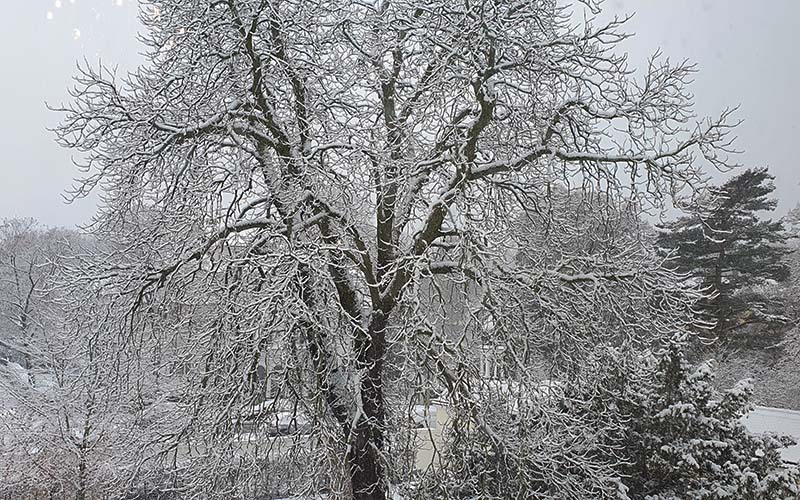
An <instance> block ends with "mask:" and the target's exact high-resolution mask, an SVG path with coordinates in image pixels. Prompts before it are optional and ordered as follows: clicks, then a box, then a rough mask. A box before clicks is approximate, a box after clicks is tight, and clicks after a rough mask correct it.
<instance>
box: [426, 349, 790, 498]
mask: <svg viewBox="0 0 800 500" xmlns="http://www.w3.org/2000/svg"><path fill="white" fill-rule="evenodd" d="M605 359H607V360H608V359H611V358H610V357H606V358H605ZM583 375H584V376H583V377H582V379H583V380H581V381H577V380H575V381H565V382H564V383H563V384H562V385H561V386H560V387H559V390H557V391H550V392H549V393H548V395H547V397H536V398H534V397H530V396H525V395H522V394H519V393H517V394H514V393H512V392H509V393H508V394H506V395H501V396H505V397H506V398H508V399H509V401H503V400H502V397H498V396H497V395H496V396H495V397H494V398H493V399H491V400H487V401H482V400H478V401H477V404H478V405H477V406H476V407H474V408H473V409H472V412H471V414H464V415H461V416H460V418H461V419H462V420H463V421H462V422H458V418H457V419H456V423H455V424H454V426H458V425H460V428H457V429H453V430H451V439H450V440H449V441H448V446H447V449H446V450H445V451H444V459H443V460H442V462H441V468H440V470H438V471H434V472H428V473H427V475H426V476H424V477H423V478H422V485H423V486H424V487H423V488H422V489H421V491H420V493H421V495H422V496H423V497H425V498H534V499H553V498H559V499H560V498H564V499H615V500H725V499H730V500H739V499H752V500H775V499H794V498H798V495H800V472H799V471H798V469H797V468H795V467H792V466H786V465H784V464H783V463H782V461H781V458H780V454H779V452H780V449H781V448H782V447H783V446H786V445H788V444H791V442H792V440H791V439H789V438H785V437H778V436H771V435H752V434H749V433H748V432H747V430H746V429H745V427H744V425H743V424H742V421H741V418H742V416H743V415H745V414H746V413H747V411H748V410H749V409H750V402H749V398H750V396H751V393H752V388H751V385H750V383H749V382H748V381H743V382H741V383H739V384H737V385H736V386H735V387H733V388H731V389H729V390H727V391H724V392H723V393H722V394H715V392H714V389H713V386H712V379H713V371H712V367H711V364H710V363H703V364H701V365H700V366H698V367H692V366H690V364H689V363H688V362H687V361H686V360H685V358H684V353H683V343H682V342H673V343H671V344H670V345H669V347H668V348H667V349H665V350H664V351H663V352H662V353H661V354H659V355H658V356H652V357H650V358H649V359H642V360H641V362H640V363H638V365H631V364H630V363H619V364H613V363H610V364H609V365H608V366H606V367H605V368H603V367H602V366H601V365H598V364H593V366H591V367H590V368H588V369H587V371H586V372H584V374H583ZM590 375H593V376H594V379H593V380H592V377H591V376H590ZM520 399H522V402H521V401H520ZM459 411H461V410H459ZM465 413H469V412H465ZM474 415H480V419H478V420H476V419H474V418H472V417H473V416H474ZM487 422H488V423H489V424H490V425H484V424H485V423H487ZM487 428H490V429H492V432H486V429H487Z"/></svg>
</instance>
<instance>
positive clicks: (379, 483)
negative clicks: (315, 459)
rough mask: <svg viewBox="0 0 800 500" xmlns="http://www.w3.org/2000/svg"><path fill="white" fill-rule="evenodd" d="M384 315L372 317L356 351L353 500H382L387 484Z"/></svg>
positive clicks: (350, 450) (350, 452)
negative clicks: (358, 397)
mask: <svg viewBox="0 0 800 500" xmlns="http://www.w3.org/2000/svg"><path fill="white" fill-rule="evenodd" d="M387 316H388V315H387V314H385V313H384V312H383V311H380V310H379V311H375V312H374V313H373V314H372V317H371V320H370V323H369V328H368V330H367V335H366V338H365V339H364V340H365V342H364V343H363V345H358V344H357V345H356V348H357V349H358V351H357V355H358V367H359V371H360V373H361V382H360V393H361V401H360V405H359V409H358V410H357V413H356V416H355V417H354V418H355V422H354V423H353V429H352V434H351V436H350V447H349V448H348V453H347V462H348V466H349V467H350V483H351V486H352V491H353V498H355V499H356V500H384V499H385V498H386V486H387V485H386V482H385V480H384V479H385V478H384V471H383V457H382V454H383V447H384V422H385V418H386V409H385V405H384V400H383V363H384V354H385V351H386V324H387Z"/></svg>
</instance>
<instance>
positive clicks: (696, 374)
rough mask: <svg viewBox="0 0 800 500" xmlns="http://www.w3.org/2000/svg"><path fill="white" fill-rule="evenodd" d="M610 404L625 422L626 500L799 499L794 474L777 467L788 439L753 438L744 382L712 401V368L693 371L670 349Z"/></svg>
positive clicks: (676, 346)
mask: <svg viewBox="0 0 800 500" xmlns="http://www.w3.org/2000/svg"><path fill="white" fill-rule="evenodd" d="M649 370H650V373H649V376H646V377H637V380H636V383H635V384H631V383H629V384H627V388H626V389H623V390H622V392H621V393H620V397H619V398H618V399H619V400H618V401H617V402H616V404H618V405H619V406H620V409H621V413H622V414H624V415H626V418H627V425H626V432H625V434H624V438H625V439H624V441H623V443H624V445H625V448H624V451H623V453H622V456H623V457H624V458H625V460H626V462H627V465H625V466H623V467H622V469H621V472H622V474H623V476H624V479H623V482H624V484H625V485H626V487H627V488H628V492H627V494H628V496H629V497H630V498H631V499H647V500H667V499H669V500H672V499H685V500H689V499H696V500H700V499H703V500H712V499H713V500H717V499H719V500H722V499H744V498H746V499H764V500H768V499H769V500H772V499H782V498H787V499H788V498H798V495H800V474H798V470H797V469H796V468H793V467H792V468H787V467H784V465H783V464H782V461H781V458H780V454H779V450H780V448H782V447H783V446H786V445H788V444H791V443H792V440H791V439H789V438H786V437H777V436H771V435H763V436H758V435H752V434H750V433H748V432H747V430H746V429H745V427H744V425H743V424H742V421H741V418H742V416H743V415H745V414H746V413H747V412H748V411H749V410H750V406H751V405H750V396H751V394H752V385H751V384H750V382H749V381H747V380H745V381H742V382H740V383H738V384H736V385H735V386H734V387H733V388H731V389H728V390H726V391H724V392H723V393H722V394H720V395H715V394H714V389H713V386H712V381H713V376H714V375H713V370H712V367H711V364H710V363H702V364H701V365H699V366H698V367H691V366H690V365H689V363H687V361H686V360H685V358H684V353H683V349H682V345H681V343H680V342H673V343H672V344H671V345H670V346H669V347H668V349H667V350H666V352H665V353H663V355H661V356H660V358H659V359H658V360H657V361H656V362H655V364H654V366H653V367H652V368H650V369H649Z"/></svg>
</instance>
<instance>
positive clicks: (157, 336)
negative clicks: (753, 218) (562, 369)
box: [57, 0, 730, 500]
mask: <svg viewBox="0 0 800 500" xmlns="http://www.w3.org/2000/svg"><path fill="white" fill-rule="evenodd" d="M587 4H588V5H589V6H590V7H592V8H597V7H598V6H597V5H596V4H595V3H594V2H587ZM571 13H572V11H571V9H569V8H564V7H561V6H560V5H558V4H557V2H551V1H548V2H506V1H498V2H468V3H465V2H456V1H449V0H443V1H434V2H419V1H416V0H398V1H392V2H377V3H361V2H345V3H341V2H327V1H323V0H314V1H306V0H304V1H294V0H289V1H281V2H272V1H268V0H258V1H257V0H223V1H206V0H196V1H191V2H187V1H185V0H180V1H178V0H156V1H153V2H148V3H147V4H145V6H144V9H143V14H142V20H143V22H144V24H145V26H146V28H147V33H146V34H145V35H144V40H145V42H146V43H147V45H148V47H149V51H148V56H147V62H146V63H145V64H144V65H143V66H142V67H141V68H139V69H138V70H137V71H136V72H135V73H133V74H131V75H128V77H127V78H125V79H124V80H117V79H116V77H115V76H114V74H113V73H110V72H108V71H107V70H106V69H105V68H97V69H92V68H83V69H82V71H81V74H80V76H79V77H78V78H77V88H76V89H75V90H74V92H73V97H74V100H73V103H72V104H71V105H69V106H67V107H66V108H65V109H63V110H62V111H63V112H64V113H65V115H64V121H63V123H62V125H61V126H60V127H59V129H58V131H57V133H58V136H59V139H60V141H61V143H62V144H63V145H65V146H67V147H73V148H77V149H79V150H80V151H82V152H84V153H86V155H87V164H86V170H87V172H88V174H87V178H86V179H85V181H84V182H83V183H82V184H81V185H80V187H79V190H78V194H79V195H80V194H84V193H86V192H88V191H90V190H92V189H101V190H102V191H103V197H102V198H103V203H102V206H101V209H100V212H99V214H98V216H97V222H96V224H95V226H94V228H95V230H96V231H97V233H98V234H99V235H102V239H103V241H106V242H108V244H109V248H111V249H113V250H115V251H114V252H112V253H110V254H109V256H108V259H106V260H105V262H107V263H108V267H107V268H105V269H103V266H102V265H98V268H99V269H98V270H97V271H96V272H95V271H91V272H87V273H84V275H82V276H80V277H79V278H76V279H84V280H87V281H88V282H92V283H93V285H92V286H96V287H99V288H100V289H103V288H107V289H112V290H115V291H117V295H116V296H115V302H116V304H117V305H118V307H119V309H118V311H119V312H118V313H117V314H115V315H113V317H116V318H119V319H120V325H119V327H118V328H117V329H115V330H113V332H115V333H117V334H119V335H120V337H118V338H117V339H115V340H113V341H112V339H109V342H108V344H107V345H109V346H116V347H117V348H119V349H122V350H123V352H124V355H122V354H121V355H120V360H121V361H120V363H119V364H120V365H124V362H123V361H124V360H135V359H137V358H139V357H140V356H141V355H148V353H150V352H152V350H153V349H155V348H156V346H163V345H167V344H170V343H179V344H180V345H181V351H180V361H181V362H180V363H178V364H179V365H181V366H183V367H184V368H183V373H185V374H186V377H184V381H185V383H184V384H183V385H182V389H183V391H182V395H181V402H182V405H183V409H184V410H185V411H186V414H187V415H190V416H191V418H190V422H191V425H189V426H187V427H186V428H185V429H184V430H183V431H182V432H177V433H175V437H176V439H177V438H180V439H184V440H185V439H187V436H191V437H196V436H206V437H208V438H209V439H211V438H214V439H217V440H219V439H222V438H224V437H225V436H227V437H229V438H232V437H234V432H235V423H236V422H237V421H238V419H237V416H240V415H243V413H244V412H246V411H247V408H250V407H252V404H253V403H254V402H257V401H258V399H256V398H255V396H254V392H253V390H252V388H253V384H254V382H253V381H254V373H256V371H257V367H258V365H259V363H260V362H261V360H263V359H264V358H277V360H278V361H279V362H280V365H281V366H282V367H283V369H282V370H281V375H282V376H281V377H280V380H281V381H282V384H281V390H280V394H281V395H282V396H284V397H285V398H286V399H289V400H290V401H292V402H293V404H294V408H297V409H298V411H301V410H302V411H303V412H304V413H305V414H307V415H309V417H310V420H311V421H312V422H313V426H312V431H311V432H312V436H313V437H314V438H313V439H312V440H310V441H309V443H311V445H309V446H308V447H307V448H305V449H306V450H307V451H306V452H305V453H303V454H300V453H298V456H301V455H308V457H309V460H310V462H307V463H305V465H304V466H305V467H306V468H310V467H313V470H315V471H322V472H323V473H321V474H318V475H316V478H320V479H318V481H320V482H323V483H324V484H314V483H313V480H309V478H308V477H305V479H306V480H307V486H308V487H309V488H316V489H317V491H318V489H319V488H320V487H322V486H324V487H325V488H326V489H328V490H333V491H334V492H335V493H338V494H342V495H350V494H352V495H353V496H354V497H355V498H358V499H375V500H383V499H384V498H385V497H386V495H387V490H388V486H389V481H390V480H392V481H396V480H397V476H396V475H395V472H397V469H395V465H394V463H393V461H392V453H391V450H392V449H393V448H392V447H393V446H394V444H393V443H394V442H395V441H394V437H393V434H392V433H390V432H389V428H388V426H387V422H390V421H392V422H395V421H403V420H405V421H408V418H405V419H403V418H398V416H399V415H403V414H404V413H405V414H406V415H407V414H408V411H409V409H410V406H409V405H407V404H406V405H403V404H402V403H403V402H404V401H408V400H409V399H410V397H411V395H412V394H410V393H413V392H414V391H418V392H422V391H423V390H424V389H426V388H428V389H431V390H437V388H444V392H445V394H444V396H445V397H446V398H447V399H448V400H449V401H450V402H451V404H452V405H453V407H456V408H459V411H460V412H462V413H463V415H464V418H465V419H468V420H469V421H471V422H472V424H471V425H472V426H473V428H477V429H480V432H481V434H482V435H483V436H484V437H485V438H486V442H487V443H489V445H490V446H491V447H492V448H493V450H495V452H496V453H498V454H501V455H502V454H504V453H506V451H507V450H508V449H509V448H507V447H505V446H504V442H503V434H502V433H498V432H495V429H493V425H492V422H491V420H488V419H487V418H486V414H485V413H483V412H482V408H485V406H482V405H481V403H480V400H476V399H475V397H474V396H473V390H472V389H471V387H470V384H471V381H476V380H480V376H479V373H477V372H476V371H474V370H473V369H471V367H473V366H474V365H473V363H471V362H470V359H471V358H470V357H469V356H471V355H472V353H474V352H475V350H477V349H478V348H479V347H480V346H481V345H482V344H483V339H485V338H486V337H487V336H489V331H491V332H493V335H495V336H497V337H499V338H502V336H503V335H504V332H506V331H508V330H504V329H503V328H498V327H497V325H502V316H501V315H500V314H498V312H501V311H502V308H497V307H495V308H494V309H492V308H491V307H486V306H481V307H480V310H479V311H478V312H476V314H474V315H471V316H470V317H471V318H475V319H476V321H471V324H472V325H474V328H475V329H476V330H477V332H478V334H476V333H470V334H468V335H467V334H465V335H461V336H459V337H456V338H448V337H446V336H443V335H442V334H441V330H440V329H438V328H437V325H436V323H435V322H432V321H431V320H430V318H431V311H435V309H434V308H432V307H430V306H429V297H432V296H435V295H432V294H427V293H423V292H422V291H421V289H420V285H422V284H423V282H424V283H428V284H430V283H432V284H434V286H436V283H437V282H438V283H444V284H447V283H453V282H456V283H464V282H466V281H468V282H471V283H473V284H474V286H477V287H479V288H480V289H481V290H482V295H483V294H485V293H487V292H488V291H489V286H490V284H495V285H497V286H501V285H502V284H503V283H507V282H508V279H509V278H511V279H524V280H525V281H526V282H527V283H528V284H529V285H530V286H531V289H532V290H534V293H535V290H537V289H538V285H537V283H540V282H542V280H546V282H547V283H548V286H554V287H557V286H560V285H564V284H566V285H569V284H570V283H573V284H575V283H584V284H586V283H588V284H589V286H591V285H592V284H594V283H597V284H602V283H603V282H604V280H606V279H608V280H613V279H617V280H621V279H622V278H623V277H622V276H615V275H613V274H605V275H603V276H589V277H588V278H587V275H585V274H578V275H571V274H569V272H568V270H564V271H562V272H559V273H549V274H545V275H541V274H539V273H531V272H529V271H530V270H519V271H518V272H517V271H513V270H509V268H508V267H506V266H503V265H501V264H502V261H503V255H502V253H501V252H502V251H501V250H499V249H505V248H509V247H510V245H509V243H510V241H511V234H512V228H511V227H510V224H511V222H512V221H514V220H516V219H517V215H518V214H519V213H521V210H522V209H524V208H525V207H526V206H532V204H535V203H536V202H537V200H540V199H541V198H542V197H546V196H548V192H549V191H548V189H547V186H548V185H551V184H552V183H554V182H556V181H564V182H574V181H576V180H578V181H579V182H582V183H584V184H585V188H586V189H587V191H594V192H598V191H599V192H604V193H607V194H608V196H609V197H610V198H622V197H628V196H630V197H632V198H640V199H641V201H642V202H643V204H645V203H646V204H651V205H653V204H655V205H658V204H659V203H660V202H661V201H662V200H663V198H664V197H665V196H667V195H669V194H670V193H674V192H676V190H680V189H681V188H682V187H685V186H686V185H690V186H691V185H694V184H696V183H699V182H700V180H701V179H702V177H703V176H702V173H701V167H700V162H699V158H698V156H701V157H702V158H704V159H705V160H707V162H708V163H710V164H711V165H714V166H718V167H721V166H723V165H725V162H726V157H725V153H726V148H727V147H728V145H729V142H730V141H729V138H728V136H727V133H728V132H729V129H730V125H729V124H728V123H727V122H726V118H727V115H728V113H724V114H723V115H722V116H721V117H720V118H719V119H717V120H705V121H702V122H701V123H700V124H697V123H696V122H695V120H694V119H693V115H692V102H691V98H690V94H689V93H688V91H687V90H686V82H687V81H688V79H689V78H690V75H691V72H692V67H691V66H688V65H685V64H679V65H675V66H673V65H670V64H668V63H667V62H664V61H662V60H660V59H657V58H654V59H653V60H651V61H650V64H649V66H648V69H647V71H646V72H645V73H644V74H643V75H641V77H640V78H639V79H634V78H633V77H632V75H631V73H630V72H629V71H628V68H627V65H626V61H625V58H624V56H622V55H618V54H617V53H616V52H615V50H616V46H617V44H618V43H619V42H621V41H622V40H624V39H625V38H626V35H625V34H624V33H622V32H621V31H620V29H621V26H622V24H623V22H624V20H621V19H614V20H613V21H611V22H610V23H608V24H603V25H594V24H593V23H591V22H589V23H581V24H578V25H575V24H574V23H573V21H572V20H571V19H572V17H571ZM611 126H613V127H614V128H615V129H616V130H620V131H621V132H620V133H619V136H615V137H614V138H613V139H614V140H611V138H610V137H609V136H608V135H607V131H608V130H609V127H611ZM102 263H103V262H102V261H100V264H102ZM644 274H646V273H644ZM642 275H643V274H636V275H626V276H625V278H626V279H631V280H632V283H634V284H638V283H641V281H639V280H638V279H639V278H640V277H641V276H642ZM425 276H429V277H430V278H431V279H430V280H428V281H425V280H424V279H423V278H424V277H425ZM586 280H588V281H586ZM439 289H444V287H441V286H440V287H439ZM598 296H602V294H597V295H593V294H592V293H590V292H588V291H583V292H581V293H573V294H565V295H564V296H563V297H561V299H562V300H563V301H565V302H562V304H561V305H560V306H559V307H560V308H565V309H566V308H570V307H574V308H575V309H577V308H578V307H579V305H578V304H580V303H583V302H584V301H586V300H592V298H593V297H598ZM481 303H482V304H490V302H487V301H481ZM570 304H572V306H570ZM178 308H179V309H180V313H179V314H176V313H175V311H176V310H177V309H178ZM481 317H483V318H486V317H489V318H492V319H493V321H484V320H480V321H478V320H477V319H479V318H481ZM562 318H563V319H566V318H568V316H566V315H564V316H562ZM519 324H522V323H519ZM109 333H110V332H109ZM519 335H521V334H519ZM168 340H169V341H168ZM173 341H174V342H173ZM390 352H393V353H401V355H398V356H396V357H390V356H389V353H390ZM579 354H580V353H579V352H574V353H573V355H574V356H578V355H579ZM390 359H394V360H396V362H398V363H399V364H400V366H399V367H398V368H397V369H396V370H388V369H387V363H388V362H389V360H390ZM130 363H132V364H134V363H135V361H130ZM162 368H163V370H164V371H165V372H169V374H170V375H174V374H176V372H175V369H176V368H175V364H174V363H172V364H167V363H166V362H165V363H164V365H163V367H162ZM391 374H404V376H406V375H405V374H407V376H408V377H409V378H411V379H412V380H414V381H415V382H416V384H417V385H416V386H413V389H414V390H413V391H411V390H409V388H408V386H406V387H405V389H404V392H394V391H395V390H396V389H397V388H400V387H403V385H402V384H401V383H400V382H402V380H400V379H398V378H395V377H392V376H391ZM417 375H419V376H417ZM434 382H435V383H434ZM476 387H479V384H476ZM406 395H408V397H406ZM218 442H219V441H218ZM528 472H529V473H531V474H533V473H535V472H534V471H528ZM253 473H254V474H256V473H258V471H253ZM211 476H212V475H210V474H207V475H204V476H198V477H196V478H195V481H197V483H196V484H195V485H196V486H203V485H202V484H201V482H202V481H204V480H205V479H206V478H208V477H211ZM211 486H213V485H211ZM340 486H342V487H341V488H340ZM206 491H213V488H211V489H207V490H206Z"/></svg>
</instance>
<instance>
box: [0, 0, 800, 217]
mask: <svg viewBox="0 0 800 500" xmlns="http://www.w3.org/2000/svg"><path fill="white" fill-rule="evenodd" d="M0 1H2V3H3V7H4V9H3V17H2V20H0V26H2V28H1V29H0V68H1V69H0V71H1V72H2V77H0V151H2V152H3V156H2V160H1V161H2V162H1V163H0V219H2V218H4V217H35V218H37V219H39V220H40V221H42V222H43V223H45V224H47V225H51V226H53V225H73V224H78V223H82V222H86V221H88V220H89V218H90V217H91V215H92V213H93V212H94V209H95V205H94V204H95V200H93V199H88V200H83V201H79V202H76V203H75V204H72V205H65V204H64V202H63V200H62V197H61V194H62V193H63V192H64V191H65V190H67V189H68V188H69V187H70V185H71V183H72V179H73V178H74V177H75V176H76V175H77V171H76V169H75V167H73V166H72V164H71V160H70V158H71V152H70V151H66V150H63V149H61V148H59V147H58V146H57V145H56V144H55V143H54V142H53V136H52V134H51V133H50V132H48V131H47V130H46V129H47V127H52V126H54V125H55V124H56V123H57V122H58V116H57V115H56V114H54V113H51V112H49V111H47V109H46V108H45V105H44V103H45V101H48V102H50V103H53V104H58V103H60V102H62V101H64V100H65V99H66V98H67V93H66V90H67V88H68V87H69V85H70V78H71V76H72V75H73V74H74V72H75V63H76V61H78V60H82V59H84V58H86V59H87V60H89V61H92V62H96V61H98V60H102V61H103V62H104V63H106V64H116V65H119V67H120V69H123V70H128V69H132V68H134V67H135V66H136V65H137V64H139V63H140V62H141V57H140V55H139V52H140V50H141V47H140V46H139V44H138V42H137V41H136V33H137V31H138V30H139V29H140V25H139V23H138V21H137V19H136V14H137V12H138V7H137V4H136V2H135V1H134V0H0ZM604 9H605V12H606V14H607V13H619V14H620V15H622V14H625V13H630V12H635V13H636V15H635V17H634V19H633V20H632V21H631V22H630V24H629V25H628V31H630V32H634V33H636V36H635V37H634V38H632V39H631V40H629V41H628V42H626V45H625V50H627V51H628V52H629V54H630V58H631V62H632V64H633V66H634V67H639V68H641V67H642V65H643V63H644V61H645V60H646V58H647V57H648V55H650V54H651V53H653V52H654V51H655V50H657V49H659V48H660V49H661V50H662V52H663V53H664V55H665V56H669V57H670V58H672V59H676V60H677V59H684V58H688V59H690V60H692V61H694V62H696V63H697V66H698V69H699V73H698V74H697V75H696V77H695V83H694V85H693V86H692V90H693V92H694V94H695V97H696V101H697V112H698V114H699V115H709V114H710V115H716V114H718V113H719V112H720V111H722V110H723V109H724V108H725V107H727V106H736V105H740V106H741V108H740V110H739V113H738V115H737V116H738V117H739V118H742V119H744V123H743V124H742V125H741V127H740V128H739V130H738V133H737V135H738V137H739V139H738V141H737V146H738V148H739V149H742V150H744V151H745V152H744V153H743V154H742V155H741V156H740V158H738V160H739V162H740V163H743V164H745V165H750V166H769V167H770V169H771V171H772V172H773V173H774V174H775V175H776V177H777V180H776V185H777V191H776V194H777V196H778V198H779V199H780V200H781V203H780V205H779V213H780V214H783V213H785V212H786V211H787V210H788V209H790V208H792V207H794V206H795V204H796V203H798V201H800V168H798V165H797V163H796V162H797V161H798V159H797V156H798V153H797V151H800V137H798V125H797V122H798V121H799V120H800V96H798V95H797V91H796V89H797V87H798V85H797V84H798V81H797V80H798V77H800V51H799V50H798V49H797V47H798V39H797V37H798V34H797V31H798V28H800V21H798V19H800V1H798V0H764V1H758V2H757V1H754V0H669V1H664V0H607V1H606V3H605V6H604Z"/></svg>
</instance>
